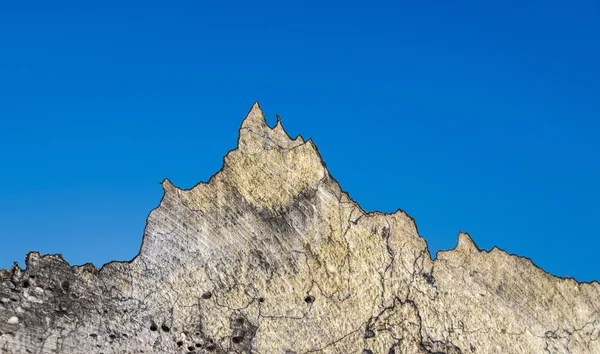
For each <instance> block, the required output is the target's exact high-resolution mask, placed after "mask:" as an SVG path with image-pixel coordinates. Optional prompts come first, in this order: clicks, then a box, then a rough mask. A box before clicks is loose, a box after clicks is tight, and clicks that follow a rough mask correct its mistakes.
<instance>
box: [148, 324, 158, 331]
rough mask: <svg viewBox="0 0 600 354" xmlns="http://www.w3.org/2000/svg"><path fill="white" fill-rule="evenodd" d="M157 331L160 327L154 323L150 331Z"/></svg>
mask: <svg viewBox="0 0 600 354" xmlns="http://www.w3.org/2000/svg"><path fill="white" fill-rule="evenodd" d="M157 329H158V326H157V325H156V324H155V323H153V324H152V325H150V330H151V331H152V332H154V331H156V330H157Z"/></svg>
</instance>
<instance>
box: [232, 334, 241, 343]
mask: <svg viewBox="0 0 600 354" xmlns="http://www.w3.org/2000/svg"><path fill="white" fill-rule="evenodd" d="M231 341H232V342H234V343H236V344H237V343H241V342H243V341H244V337H242V336H235V337H233V338H231Z"/></svg>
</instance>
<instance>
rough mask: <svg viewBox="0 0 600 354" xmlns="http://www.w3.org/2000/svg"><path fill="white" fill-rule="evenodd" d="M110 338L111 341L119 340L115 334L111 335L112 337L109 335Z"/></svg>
mask: <svg viewBox="0 0 600 354" xmlns="http://www.w3.org/2000/svg"><path fill="white" fill-rule="evenodd" d="M108 337H109V338H110V339H115V338H117V336H115V335H114V334H111V335H109V336H108Z"/></svg>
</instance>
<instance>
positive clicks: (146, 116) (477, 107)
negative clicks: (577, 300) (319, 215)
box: [0, 0, 600, 281]
mask: <svg viewBox="0 0 600 354" xmlns="http://www.w3.org/2000/svg"><path fill="white" fill-rule="evenodd" d="M523 3H526V4H523ZM0 53H1V54H0V122H1V123H2V126H1V128H0V149H1V151H2V154H0V170H1V173H0V184H1V185H2V193H0V244H1V246H0V268H1V267H10V266H11V265H12V262H13V261H18V262H19V263H20V264H21V265H23V263H24V256H25V254H26V253H27V252H28V251H32V250H37V251H40V252H42V253H61V254H63V256H64V258H65V259H66V260H67V261H69V262H70V263H71V264H83V263H86V262H92V263H94V264H95V265H96V266H98V267H99V266H101V265H102V264H104V263H106V262H108V261H111V260H129V259H131V258H132V257H134V256H135V255H136V254H137V252H138V250H139V247H140V244H141V237H142V232H143V229H144V225H145V219H146V217H147V215H148V213H149V212H150V211H151V210H152V209H153V208H154V207H156V206H157V205H158V203H159V201H160V198H161V196H162V188H161V186H160V185H159V182H160V181H162V179H163V178H169V179H170V180H171V181H172V182H173V183H174V184H175V185H177V186H179V187H182V188H189V187H191V186H193V185H194V184H196V183H197V182H199V181H206V180H208V179H209V177H210V176H211V175H212V174H213V173H215V172H216V171H217V170H219V169H220V167H221V163H222V157H223V156H224V155H225V154H226V153H227V151H229V150H230V149H233V148H235V143H236V140H237V129H238V128H239V125H240V123H241V121H242V119H243V118H244V115H245V114H246V112H247V111H248V110H249V108H250V107H251V105H252V103H253V102H254V101H259V102H260V104H261V107H262V108H263V110H264V111H265V114H266V116H267V122H268V123H269V124H270V125H274V123H275V114H276V113H278V114H279V115H280V116H281V117H282V120H283V126H284V127H285V129H286V130H287V132H288V133H289V134H290V135H292V136H296V135H297V134H302V136H303V137H305V138H312V139H313V140H314V142H315V143H316V145H317V146H318V148H319V151H320V153H321V155H322V156H323V158H324V160H325V162H326V164H327V167H328V168H329V170H330V172H331V174H332V175H333V177H334V178H336V179H337V180H338V181H339V182H340V184H341V186H342V188H343V189H344V190H345V191H347V192H349V194H350V196H351V197H352V198H353V199H354V200H356V201H357V202H359V203H360V204H361V206H363V208H365V209H366V210H369V211H372V210H379V211H384V212H392V211H395V210H396V209H398V208H401V209H403V210H405V211H406V212H408V214H409V215H411V216H412V217H414V218H415V219H416V222H417V226H418V229H419V232H420V234H421V235H422V236H423V237H424V238H425V239H426V241H427V242H428V244H429V247H430V252H431V253H432V255H433V256H434V255H435V252H437V251H438V250H440V249H448V248H452V247H454V245H455V243H456V237H457V234H458V231H459V230H462V231H466V232H468V233H469V234H470V235H471V236H472V238H473V239H474V241H475V242H476V243H477V245H478V246H479V247H480V248H483V249H490V248H492V247H493V246H498V247H500V248H502V249H505V250H506V251H508V252H510V253H514V254H518V255H522V256H527V257H529V258H531V259H532V260H533V261H534V262H535V263H536V264H537V265H538V266H540V267H542V268H543V269H545V270H546V271H548V272H550V273H552V274H555V275H558V276H564V275H566V276H571V277H575V278H576V279H577V280H580V281H590V280H593V279H596V280H598V279H600V270H599V269H600V268H599V267H598V266H596V257H597V254H598V248H600V232H599V231H598V228H597V225H598V220H599V216H598V215H599V214H600V207H599V205H600V204H599V202H598V201H599V199H600V187H599V185H598V180H600V178H599V176H600V136H599V135H600V66H599V64H598V63H600V5H599V3H598V2H597V1H571V2H567V1H535V0H534V1H527V2H522V1H475V0H473V1H462V2H460V4H454V5H449V4H447V2H442V1H420V2H396V1H393V2H392V1H389V2H385V1H369V2H358V1H356V2H354V1H351V2H346V3H344V4H343V5H342V3H334V2H327V1H318V2H317V1H314V2H313V1H305V2H287V1H277V2H275V1H273V2H251V3H250V2H241V1H239V2H237V1H226V2H215V1H211V2H207V1H195V2H192V1H181V2H173V3H167V2H158V1H144V2H141V1H139V2H138V1H118V2H117V1H106V2H101V3H99V2H93V3H92V2H82V1H57V2H47V1H28V2H3V3H2V4H0Z"/></svg>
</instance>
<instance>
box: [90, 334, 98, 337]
mask: <svg viewBox="0 0 600 354" xmlns="http://www.w3.org/2000/svg"><path fill="white" fill-rule="evenodd" d="M90 337H92V338H96V337H98V335H97V334H96V333H90Z"/></svg>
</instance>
